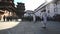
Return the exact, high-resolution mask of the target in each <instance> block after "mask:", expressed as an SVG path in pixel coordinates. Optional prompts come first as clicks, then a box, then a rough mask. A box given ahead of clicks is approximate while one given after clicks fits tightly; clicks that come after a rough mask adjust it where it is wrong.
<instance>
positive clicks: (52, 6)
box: [35, 0, 60, 17]
mask: <svg viewBox="0 0 60 34" xmlns="http://www.w3.org/2000/svg"><path fill="white" fill-rule="evenodd" d="M44 11H46V13H47V14H48V16H49V17H53V16H54V15H56V14H60V0H53V1H52V2H49V3H47V2H45V3H43V4H42V5H40V6H39V7H38V8H36V9H35V12H36V13H35V15H36V16H39V17H41V16H42V14H43V12H44Z"/></svg>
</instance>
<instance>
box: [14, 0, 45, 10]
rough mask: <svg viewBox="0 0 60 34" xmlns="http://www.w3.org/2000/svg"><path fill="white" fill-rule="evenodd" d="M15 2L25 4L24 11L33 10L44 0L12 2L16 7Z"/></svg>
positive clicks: (17, 0) (18, 0) (16, 0)
mask: <svg viewBox="0 0 60 34" xmlns="http://www.w3.org/2000/svg"><path fill="white" fill-rule="evenodd" d="M17 2H22V3H25V9H26V10H33V11H34V9H36V8H37V7H38V6H40V5H41V4H42V3H44V2H45V0H14V3H15V4H16V5H17Z"/></svg>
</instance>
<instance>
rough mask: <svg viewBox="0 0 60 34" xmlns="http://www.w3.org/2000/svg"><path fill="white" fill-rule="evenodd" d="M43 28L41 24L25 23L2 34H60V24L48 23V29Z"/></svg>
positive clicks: (2, 31) (1, 32)
mask: <svg viewBox="0 0 60 34" xmlns="http://www.w3.org/2000/svg"><path fill="white" fill-rule="evenodd" d="M41 27H42V23H41V22H36V23H33V22H28V21H23V22H20V23H19V24H18V25H17V26H16V27H14V28H10V29H7V30H0V34H60V22H54V21H48V22H47V28H46V29H43V28H41Z"/></svg>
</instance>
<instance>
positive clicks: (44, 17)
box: [42, 12, 47, 28]
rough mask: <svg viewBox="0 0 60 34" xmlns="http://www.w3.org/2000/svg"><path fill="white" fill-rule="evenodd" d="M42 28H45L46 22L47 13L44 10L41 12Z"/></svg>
mask: <svg viewBox="0 0 60 34" xmlns="http://www.w3.org/2000/svg"><path fill="white" fill-rule="evenodd" d="M42 17H43V22H42V23H43V28H46V23H47V13H46V12H43V15H42Z"/></svg>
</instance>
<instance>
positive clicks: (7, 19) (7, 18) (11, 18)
mask: <svg viewBox="0 0 60 34" xmlns="http://www.w3.org/2000/svg"><path fill="white" fill-rule="evenodd" d="M3 20H4V21H13V20H16V21H17V17H12V16H8V17H5V16H4V17H3Z"/></svg>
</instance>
